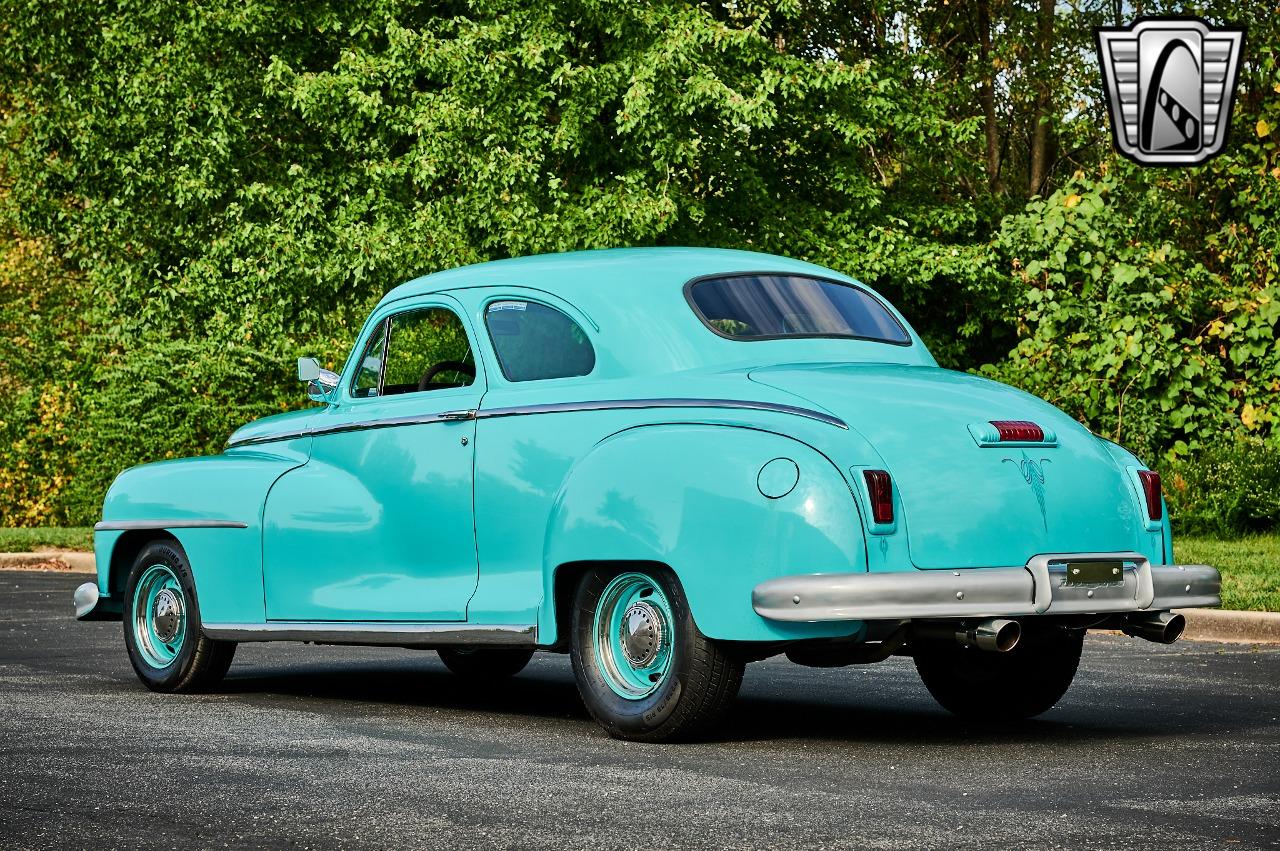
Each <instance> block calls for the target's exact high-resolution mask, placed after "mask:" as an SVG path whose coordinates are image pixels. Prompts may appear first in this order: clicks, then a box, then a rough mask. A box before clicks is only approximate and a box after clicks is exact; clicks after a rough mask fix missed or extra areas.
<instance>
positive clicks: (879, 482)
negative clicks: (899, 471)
mask: <svg viewBox="0 0 1280 851" xmlns="http://www.w3.org/2000/svg"><path fill="white" fill-rule="evenodd" d="M862 476H863V478H864V479H866V480H867V493H868V494H870V496H871V519H872V520H874V521H875V522H876V523H877V524H878V525H886V524H889V523H892V522H893V481H892V480H891V479H890V478H889V474H888V473H887V472H885V471H884V470H863V471H862Z"/></svg>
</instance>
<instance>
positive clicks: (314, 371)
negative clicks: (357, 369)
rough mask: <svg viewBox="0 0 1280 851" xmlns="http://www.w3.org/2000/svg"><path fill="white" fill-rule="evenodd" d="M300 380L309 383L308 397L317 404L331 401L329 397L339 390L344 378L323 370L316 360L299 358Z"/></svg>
mask: <svg viewBox="0 0 1280 851" xmlns="http://www.w3.org/2000/svg"><path fill="white" fill-rule="evenodd" d="M298 380H299V381H305V382H306V383H307V396H308V397H309V398H310V399H311V400H312V401H315V402H328V401H330V399H329V395H330V394H331V393H332V392H333V391H334V390H335V389H336V388H337V386H338V383H339V382H340V381H341V380H342V376H340V375H338V373H336V372H332V371H330V370H327V369H322V368H321V366H320V361H318V360H316V359H315V358H298Z"/></svg>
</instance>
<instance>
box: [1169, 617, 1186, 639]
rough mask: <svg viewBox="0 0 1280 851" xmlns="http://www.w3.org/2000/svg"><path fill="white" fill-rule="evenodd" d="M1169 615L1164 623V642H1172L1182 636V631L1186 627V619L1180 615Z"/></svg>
mask: <svg viewBox="0 0 1280 851" xmlns="http://www.w3.org/2000/svg"><path fill="white" fill-rule="evenodd" d="M1169 614H1170V617H1169V619H1168V620H1167V621H1165V624H1164V643H1165V644H1172V643H1173V642H1175V641H1177V640H1178V639H1179V638H1181V637H1182V632H1183V630H1185V629H1186V628H1187V619H1186V618H1184V617H1183V616H1182V615H1175V614H1173V613H1172V612H1170V613H1169Z"/></svg>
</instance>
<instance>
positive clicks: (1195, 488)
mask: <svg viewBox="0 0 1280 851" xmlns="http://www.w3.org/2000/svg"><path fill="white" fill-rule="evenodd" d="M1161 466H1162V470H1161V476H1162V480H1163V484H1164V492H1165V499H1166V500H1167V502H1168V505H1169V520H1170V522H1171V523H1172V524H1173V530H1174V533H1175V534H1179V535H1240V534H1244V533H1247V532H1255V531H1263V530H1266V529H1272V528H1275V527H1276V526H1278V525H1280V447H1278V446H1276V445H1274V444H1269V443H1265V442H1263V441H1262V440H1259V439H1257V438H1245V439H1240V440H1235V441H1232V442H1229V443H1226V444H1224V445H1222V446H1214V447H1210V448H1207V449H1205V450H1204V451H1203V452H1200V453H1198V454H1197V455H1195V456H1193V457H1189V458H1179V459H1173V460H1168V461H1166V462H1165V463H1164V464H1163V465H1161Z"/></svg>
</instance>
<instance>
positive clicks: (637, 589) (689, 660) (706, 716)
mask: <svg viewBox="0 0 1280 851" xmlns="http://www.w3.org/2000/svg"><path fill="white" fill-rule="evenodd" d="M572 638H573V640H572V647H571V656H572V660H573V673H574V676H575V678H576V679H577V681H578V690H579V691H580V692H581V693H582V699H583V702H584V703H586V705H587V709H588V710H589V711H590V712H591V715H592V717H594V718H595V719H596V721H598V722H599V723H600V724H601V726H603V727H604V728H605V729H606V730H607V731H608V732H609V734H610V735H611V736H614V737H616V738H620V739H632V740H635V741H644V742H661V741H668V740H672V739H680V738H689V737H692V736H694V735H696V734H698V733H699V732H702V731H704V730H706V729H707V728H708V727H710V726H711V725H712V724H714V723H715V721H717V720H718V719H719V718H720V717H721V716H722V715H723V714H724V711H725V710H726V709H727V708H728V706H729V704H730V703H732V702H733V699H734V697H735V696H736V695H737V693H738V687H739V686H740V685H741V684H742V670H743V665H742V662H741V661H740V660H738V659H736V658H734V657H733V656H732V655H731V654H730V653H728V652H727V650H726V649H725V648H724V647H723V646H722V645H720V644H718V643H717V642H715V641H712V640H711V639H709V638H707V637H706V636H705V635H703V634H702V633H700V632H699V631H698V628H697V626H696V625H694V622H693V616H692V614H691V613H690V611H689V604H688V601H687V600H686V599H685V596H684V591H683V590H682V589H681V587H680V583H679V582H678V581H677V580H676V578H675V576H674V575H673V574H672V573H671V572H670V571H668V570H665V569H655V570H654V571H652V572H640V571H618V570H593V571H591V572H590V573H588V574H587V575H586V576H585V577H583V580H582V582H581V584H580V585H579V586H578V593H577V598H576V600H575V604H574V613H573V636H572Z"/></svg>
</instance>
